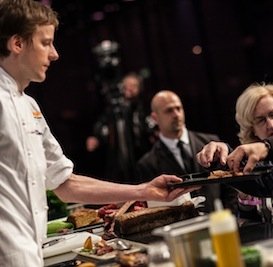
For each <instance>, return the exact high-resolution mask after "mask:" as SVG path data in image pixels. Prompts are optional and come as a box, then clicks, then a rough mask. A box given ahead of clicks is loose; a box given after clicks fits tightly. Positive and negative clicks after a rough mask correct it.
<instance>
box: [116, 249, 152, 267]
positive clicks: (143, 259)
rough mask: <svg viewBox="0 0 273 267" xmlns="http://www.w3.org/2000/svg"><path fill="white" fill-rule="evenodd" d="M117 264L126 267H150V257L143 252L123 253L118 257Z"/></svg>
mask: <svg viewBox="0 0 273 267" xmlns="http://www.w3.org/2000/svg"><path fill="white" fill-rule="evenodd" d="M117 262H118V263H120V265H121V266H124V267H125V266H126V267H146V266H148V255H147V254H146V253H142V252H134V253H129V254H127V253H123V252H120V253H118V255H117Z"/></svg>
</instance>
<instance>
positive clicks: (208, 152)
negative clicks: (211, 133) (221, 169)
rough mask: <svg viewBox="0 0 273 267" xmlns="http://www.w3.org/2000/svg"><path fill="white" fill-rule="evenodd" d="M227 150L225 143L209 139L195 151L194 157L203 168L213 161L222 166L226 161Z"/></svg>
mask: <svg viewBox="0 0 273 267" xmlns="http://www.w3.org/2000/svg"><path fill="white" fill-rule="evenodd" d="M228 152H229V151H228V146H227V144H226V143H224V142H215V141H211V142H209V143H208V144H206V145H205V146H204V147H203V149H202V150H201V151H200V152H198V153H197V155H196V158H197V161H198V163H199V164H200V165H202V166H203V167H205V168H209V167H210V166H211V164H212V162H215V161H217V162H220V164H221V165H223V166H224V165H226V162H227V156H228Z"/></svg>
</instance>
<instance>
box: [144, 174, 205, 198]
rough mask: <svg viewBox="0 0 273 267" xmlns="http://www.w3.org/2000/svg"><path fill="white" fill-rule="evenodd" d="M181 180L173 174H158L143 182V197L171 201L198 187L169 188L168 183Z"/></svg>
mask: <svg viewBox="0 0 273 267" xmlns="http://www.w3.org/2000/svg"><path fill="white" fill-rule="evenodd" d="M182 181H183V180H182V179H181V178H179V177H177V176H175V175H166V174H163V175H160V176H158V177H156V178H154V179H153V180H152V181H150V182H148V183H145V184H143V185H144V186H145V190H144V191H145V197H144V198H145V199H147V200H155V201H172V200H174V199H176V198H177V197H179V196H181V195H183V194H185V193H188V192H192V191H194V190H197V189H199V188H200V187H187V188H176V189H172V190H170V189H169V186H168V183H179V182H182Z"/></svg>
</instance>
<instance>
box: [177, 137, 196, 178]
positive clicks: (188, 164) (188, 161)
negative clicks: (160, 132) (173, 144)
mask: <svg viewBox="0 0 273 267" xmlns="http://www.w3.org/2000/svg"><path fill="white" fill-rule="evenodd" d="M185 145H186V144H185V143H184V142H182V141H181V140H179V141H178V142H177V147H178V148H179V149H180V153H181V157H182V160H183V162H184V166H185V171H186V172H187V173H191V172H193V171H192V167H193V161H192V157H191V155H190V154H189V152H188V150H187V149H186V148H185Z"/></svg>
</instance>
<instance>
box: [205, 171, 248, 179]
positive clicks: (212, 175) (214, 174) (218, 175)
mask: <svg viewBox="0 0 273 267" xmlns="http://www.w3.org/2000/svg"><path fill="white" fill-rule="evenodd" d="M242 175H244V174H243V172H234V171H223V170H215V171H212V172H211V173H210V175H209V176H208V178H209V179H218V178H224V177H232V176H242Z"/></svg>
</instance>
